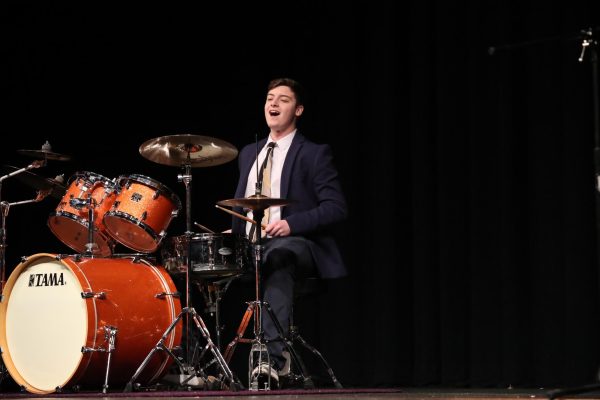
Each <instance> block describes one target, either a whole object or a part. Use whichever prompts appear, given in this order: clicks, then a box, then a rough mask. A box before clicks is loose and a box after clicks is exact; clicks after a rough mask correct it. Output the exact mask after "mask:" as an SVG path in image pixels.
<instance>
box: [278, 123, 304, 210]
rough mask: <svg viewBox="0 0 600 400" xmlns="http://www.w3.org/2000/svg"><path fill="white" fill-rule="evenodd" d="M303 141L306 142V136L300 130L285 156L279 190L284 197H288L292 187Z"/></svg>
mask: <svg viewBox="0 0 600 400" xmlns="http://www.w3.org/2000/svg"><path fill="white" fill-rule="evenodd" d="M302 143H304V136H302V135H301V134H300V133H299V132H296V136H294V140H292V144H291V146H290V148H289V150H288V153H287V156H286V157H285V161H284V163H283V170H282V171H281V187H280V188H279V191H280V193H281V198H282V199H286V198H287V195H288V192H289V188H290V177H291V175H292V167H293V166H294V161H296V156H297V155H298V152H299V151H300V149H301V148H302Z"/></svg>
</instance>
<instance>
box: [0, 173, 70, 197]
mask: <svg viewBox="0 0 600 400" xmlns="http://www.w3.org/2000/svg"><path fill="white" fill-rule="evenodd" d="M4 169H5V170H9V171H10V172H14V171H16V170H18V169H21V168H17V167H13V166H12V165H5V166H4ZM59 176H60V175H59ZM13 177H14V178H16V179H17V180H19V181H21V182H23V183H24V184H26V185H29V186H31V187H33V188H35V189H38V190H48V189H51V191H50V193H49V195H50V196H52V197H54V198H57V199H61V198H62V197H63V195H64V194H65V193H66V192H67V188H66V187H65V186H64V185H63V183H62V182H60V181H59V180H57V179H52V178H45V177H43V176H39V175H36V174H34V173H33V172H30V171H23V172H21V173H20V174H17V175H14V176H13ZM62 179H63V180H64V178H62Z"/></svg>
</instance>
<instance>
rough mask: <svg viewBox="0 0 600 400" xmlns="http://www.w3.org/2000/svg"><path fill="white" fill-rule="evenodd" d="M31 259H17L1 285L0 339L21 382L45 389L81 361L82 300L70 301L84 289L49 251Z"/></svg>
mask: <svg viewBox="0 0 600 400" xmlns="http://www.w3.org/2000/svg"><path fill="white" fill-rule="evenodd" d="M32 261H33V262H30V263H22V264H20V265H19V266H18V267H17V269H15V271H13V273H12V275H11V279H10V280H9V282H8V283H7V286H6V288H5V292H4V300H3V304H2V309H3V310H4V311H5V313H6V314H5V315H6V317H5V323H4V324H3V326H2V332H0V344H1V346H2V350H3V353H2V358H3V360H4V363H5V365H6V368H7V370H8V372H9V373H10V374H11V376H12V377H13V379H14V380H15V381H16V382H17V383H18V384H19V385H20V386H23V387H25V388H26V389H27V390H29V391H32V392H33V393H50V392H53V391H54V390H56V387H57V386H60V387H62V386H64V385H65V384H66V383H67V382H69V381H70V380H71V378H72V377H73V374H74V372H75V371H76V370H77V366H78V365H79V364H80V363H81V359H82V355H83V353H82V352H81V348H82V347H83V346H85V344H86V339H87V336H88V332H87V327H88V324H87V320H88V310H87V307H86V303H85V302H84V301H73V299H77V298H79V299H81V292H82V291H83V289H82V287H81V286H80V285H79V281H78V279H77V278H76V277H75V275H74V274H73V272H72V271H71V270H70V269H69V268H68V267H67V266H66V265H65V264H63V263H61V262H60V261H57V260H56V259H54V258H51V257H49V256H42V257H39V258H37V259H35V260H32ZM13 278H14V279H13ZM41 332H43V334H40V333H41ZM57 360H60V364H57Z"/></svg>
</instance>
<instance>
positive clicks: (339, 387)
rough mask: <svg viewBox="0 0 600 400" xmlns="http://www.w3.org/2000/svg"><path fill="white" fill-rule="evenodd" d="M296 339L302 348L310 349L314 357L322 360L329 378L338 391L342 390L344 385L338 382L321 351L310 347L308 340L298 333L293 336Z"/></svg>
mask: <svg viewBox="0 0 600 400" xmlns="http://www.w3.org/2000/svg"><path fill="white" fill-rule="evenodd" d="M294 339H298V341H299V342H300V344H301V345H302V346H304V347H305V348H306V349H308V350H309V351H310V352H312V353H313V354H314V355H316V356H317V358H318V359H319V360H321V362H322V363H323V365H324V366H325V370H326V371H327V373H328V374H329V377H330V378H331V381H332V382H333V384H334V385H335V387H336V388H338V389H342V388H343V386H342V384H341V383H340V382H339V381H338V380H337V378H336V377H335V375H334V374H333V369H331V367H330V366H329V363H328V362H327V361H326V360H325V357H323V355H322V354H321V352H320V351H319V350H317V349H316V348H315V347H313V346H312V345H310V344H309V343H308V342H307V341H306V340H304V338H303V337H302V336H300V335H299V334H297V333H295V334H293V336H292V340H294Z"/></svg>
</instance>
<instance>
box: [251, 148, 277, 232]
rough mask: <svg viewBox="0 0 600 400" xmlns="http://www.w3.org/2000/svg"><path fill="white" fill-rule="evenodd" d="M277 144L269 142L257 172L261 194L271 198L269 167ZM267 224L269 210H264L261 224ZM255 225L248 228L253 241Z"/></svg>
mask: <svg viewBox="0 0 600 400" xmlns="http://www.w3.org/2000/svg"><path fill="white" fill-rule="evenodd" d="M276 145H277V144H276V143H275V142H270V143H269V144H268V145H267V154H266V155H265V159H264V161H263V163H262V165H261V166H260V170H259V172H258V182H262V185H261V188H262V189H261V194H262V195H263V196H267V197H271V166H272V164H273V148H274V147H275V146H276ZM268 223H269V209H268V208H266V209H265V214H264V216H263V218H262V221H261V224H263V225H267V224H268ZM255 231H256V225H254V224H253V225H252V227H251V228H250V235H249V237H250V239H251V240H252V241H255V240H256V238H255V237H254V236H255ZM258 231H259V232H262V230H261V229H258Z"/></svg>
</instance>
